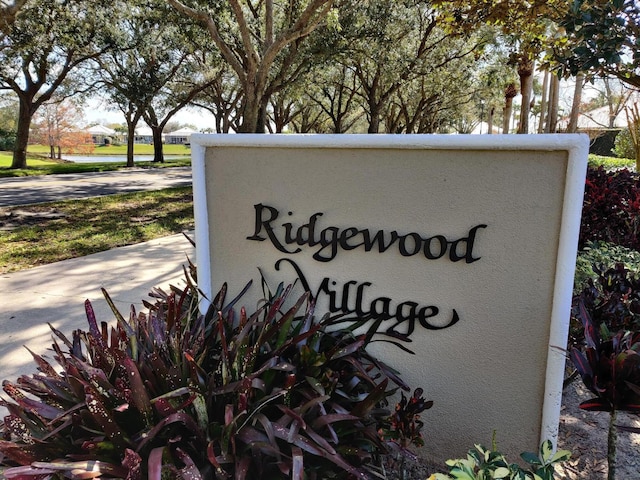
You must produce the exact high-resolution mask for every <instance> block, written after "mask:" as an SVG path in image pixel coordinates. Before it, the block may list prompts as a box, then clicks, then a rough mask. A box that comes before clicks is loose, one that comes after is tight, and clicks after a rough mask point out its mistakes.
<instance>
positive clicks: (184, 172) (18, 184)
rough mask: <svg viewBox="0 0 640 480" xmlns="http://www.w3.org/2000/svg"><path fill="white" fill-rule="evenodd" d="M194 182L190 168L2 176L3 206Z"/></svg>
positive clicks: (0, 204)
mask: <svg viewBox="0 0 640 480" xmlns="http://www.w3.org/2000/svg"><path fill="white" fill-rule="evenodd" d="M187 185H191V167H175V168H158V169H135V170H123V171H117V172H97V173H77V174H67V175H43V176H38V177H21V178H0V207H9V206H16V205H29V204H33V203H43V202H52V201H56V200H66V199H74V198H88V197H97V196H102V195H113V194H116V193H130V192H139V191H145V190H161V189H163V188H170V187H182V186H187Z"/></svg>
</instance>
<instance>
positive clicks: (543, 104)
mask: <svg viewBox="0 0 640 480" xmlns="http://www.w3.org/2000/svg"><path fill="white" fill-rule="evenodd" d="M548 92H549V72H548V71H545V72H544V78H543V80H542V100H540V120H539V121H538V133H542V132H544V122H545V121H546V118H547V116H546V113H547V98H548Z"/></svg>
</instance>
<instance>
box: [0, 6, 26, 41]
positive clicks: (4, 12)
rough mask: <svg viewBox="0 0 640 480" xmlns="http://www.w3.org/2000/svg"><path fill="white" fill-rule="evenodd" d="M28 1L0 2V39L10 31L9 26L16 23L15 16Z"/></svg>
mask: <svg viewBox="0 0 640 480" xmlns="http://www.w3.org/2000/svg"><path fill="white" fill-rule="evenodd" d="M27 1H28V0H14V1H13V3H9V2H8V1H7V0H0V38H2V35H6V34H7V33H9V31H10V30H11V26H12V25H13V23H14V22H15V21H16V16H17V15H18V12H19V11H20V9H21V8H22V7H23V6H24V4H25V3H27Z"/></svg>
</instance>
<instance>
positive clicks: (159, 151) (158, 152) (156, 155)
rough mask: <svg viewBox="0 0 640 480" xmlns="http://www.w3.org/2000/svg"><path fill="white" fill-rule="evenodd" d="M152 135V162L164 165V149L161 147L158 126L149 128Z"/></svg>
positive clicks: (160, 129) (160, 130)
mask: <svg viewBox="0 0 640 480" xmlns="http://www.w3.org/2000/svg"><path fill="white" fill-rule="evenodd" d="M151 133H152V135H153V162H154V163H164V148H163V145H162V127H161V126H159V125H152V126H151Z"/></svg>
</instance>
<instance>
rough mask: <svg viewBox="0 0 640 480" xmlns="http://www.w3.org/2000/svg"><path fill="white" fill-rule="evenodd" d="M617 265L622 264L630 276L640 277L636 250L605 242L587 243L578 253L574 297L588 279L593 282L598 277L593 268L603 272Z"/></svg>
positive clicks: (639, 265)
mask: <svg viewBox="0 0 640 480" xmlns="http://www.w3.org/2000/svg"><path fill="white" fill-rule="evenodd" d="M618 263H621V264H623V265H624V266H625V268H626V269H627V270H628V271H629V272H630V273H631V275H633V276H636V277H638V276H640V252H638V251H637V250H632V249H630V248H626V247H622V246H620V245H615V244H612V243H606V242H588V243H587V244H586V246H585V247H584V248H583V249H582V250H581V251H580V252H578V258H577V260H576V275H575V281H574V287H573V293H574V295H578V294H579V293H580V292H582V290H584V288H585V287H587V283H588V281H589V279H593V280H595V279H596V278H597V277H598V273H597V272H596V271H595V270H594V267H595V268H596V269H597V270H600V271H603V270H608V269H610V268H613V267H615V265H616V264H618ZM596 286H597V284H596Z"/></svg>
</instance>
